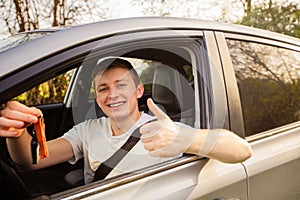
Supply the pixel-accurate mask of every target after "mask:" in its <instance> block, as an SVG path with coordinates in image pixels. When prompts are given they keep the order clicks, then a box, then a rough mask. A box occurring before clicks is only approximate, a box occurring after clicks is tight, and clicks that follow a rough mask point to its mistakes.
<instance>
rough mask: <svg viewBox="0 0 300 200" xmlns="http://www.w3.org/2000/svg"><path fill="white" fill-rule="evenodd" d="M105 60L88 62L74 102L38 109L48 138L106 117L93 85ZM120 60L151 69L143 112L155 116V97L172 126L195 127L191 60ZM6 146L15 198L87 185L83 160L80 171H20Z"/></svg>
mask: <svg viewBox="0 0 300 200" xmlns="http://www.w3.org/2000/svg"><path fill="white" fill-rule="evenodd" d="M183 54H186V52H183ZM113 56H115V55H113ZM104 57H106V56H103V55H102V56H101V58H100V57H93V58H90V59H86V60H85V61H83V62H82V64H81V66H80V67H79V68H78V69H77V71H76V73H74V74H75V75H74V76H75V77H73V79H72V81H71V82H72V84H73V89H72V90H71V91H72V98H70V99H71V100H70V101H67V102H64V103H63V104H60V103H58V104H53V105H45V106H44V105H38V106H37V107H39V108H40V109H41V110H42V111H43V113H44V118H45V123H46V125H47V126H46V133H52V132H54V131H55V130H56V134H58V135H61V134H62V133H64V132H65V131H67V130H68V129H70V128H71V127H72V126H74V125H76V124H78V123H81V122H83V121H84V120H88V119H91V118H99V117H103V116H105V114H104V113H103V112H102V110H101V109H100V108H99V106H98V105H97V103H96V102H95V99H94V97H93V84H92V81H91V79H90V77H91V72H92V69H93V66H95V64H96V63H97V62H98V61H99V59H102V58H104ZM115 57H121V58H124V59H128V60H129V61H132V60H135V61H139V63H140V64H144V65H145V66H147V68H142V70H141V71H140V76H141V80H142V82H143V84H144V86H145V93H144V96H143V97H142V98H141V99H139V107H140V110H141V111H144V112H147V113H149V110H148V108H147V106H146V100H147V99H148V98H149V97H151V98H153V100H154V102H155V103H156V104H158V105H159V106H160V107H161V108H162V109H163V110H164V111H165V112H166V113H167V114H168V115H169V116H170V118H171V119H172V120H174V121H178V122H182V123H185V124H187V125H190V126H194V122H195V92H194V86H193V81H194V80H193V72H192V65H191V62H190V59H188V60H187V59H185V58H183V57H180V56H178V55H175V53H173V52H172V51H167V50H161V49H160V50H159V49H153V48H146V49H145V48H144V49H138V50H133V51H130V52H128V53H126V54H123V55H122V56H115ZM149 77H150V78H149ZM146 79H148V80H146ZM61 106H62V107H64V109H63V111H60V112H57V110H56V107H61ZM60 109H61V108H59V110H60ZM57 113H61V116H60V117H57ZM150 114H151V113H150ZM55 115H56V116H55ZM53 118H54V119H55V118H58V119H56V121H57V120H58V121H61V124H60V125H59V127H57V126H56V127H55V126H52V125H51V119H53ZM54 121H55V120H54ZM57 130H59V131H57ZM57 132H58V133H57ZM56 137H57V135H52V136H51V135H47V139H53V138H56ZM0 141H1V145H0V148H1V149H0V169H1V171H2V173H1V177H0V186H1V188H5V190H6V191H8V193H9V194H12V196H13V197H15V198H18V199H28V198H34V197H37V196H40V195H51V194H54V193H57V192H60V191H64V190H67V189H70V188H74V187H77V186H80V185H83V184H84V183H83V181H82V180H83V179H82V175H83V173H82V167H83V160H81V161H80V162H77V163H76V164H75V165H71V164H69V163H68V162H66V163H62V164H59V165H55V166H52V167H49V168H46V169H41V170H35V171H25V170H22V169H20V168H19V167H18V166H16V165H15V163H14V162H13V161H12V159H11V158H10V156H9V154H8V151H7V148H6V143H5V139H4V138H1V140H0ZM80 176H81V177H80ZM16 191H18V192H16Z"/></svg>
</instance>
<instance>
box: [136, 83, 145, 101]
mask: <svg viewBox="0 0 300 200" xmlns="http://www.w3.org/2000/svg"><path fill="white" fill-rule="evenodd" d="M144 90H145V89H144V85H143V84H139V85H138V86H137V89H136V94H137V98H138V99H139V98H141V97H142V96H143V94H144Z"/></svg>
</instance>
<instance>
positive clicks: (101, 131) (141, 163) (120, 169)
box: [62, 113, 171, 183]
mask: <svg viewBox="0 0 300 200" xmlns="http://www.w3.org/2000/svg"><path fill="white" fill-rule="evenodd" d="M152 119H155V117H153V116H150V115H148V114H146V113H142V115H141V117H140V118H139V120H138V121H137V122H136V123H135V125H134V126H133V127H132V128H131V129H130V130H128V131H127V132H126V133H124V134H122V135H120V136H113V135H112V130H111V126H110V120H109V118H107V117H101V118H98V119H90V120H87V121H85V122H82V123H80V124H78V125H76V126H74V127H73V128H72V129H71V130H69V131H68V132H67V133H65V134H64V135H63V136H62V137H63V138H65V139H66V140H68V141H69V142H70V143H71V145H72V148H73V152H74V155H75V158H74V159H72V160H70V161H69V162H70V163H72V164H74V163H76V162H77V161H78V160H79V159H80V158H82V157H84V174H85V176H84V177H85V183H90V182H92V181H93V178H94V173H95V171H96V169H97V168H98V166H99V165H100V164H101V162H104V161H105V160H107V159H108V158H109V157H110V156H112V155H113V153H114V152H115V151H117V150H118V149H119V148H120V147H121V146H122V145H123V144H124V143H125V142H126V140H127V139H128V138H129V136H130V135H131V134H132V132H133V131H134V130H135V129H136V127H139V126H141V125H143V124H145V123H146V122H148V121H150V120H152ZM169 159H171V158H160V157H153V156H150V155H149V154H148V151H146V150H145V149H144V145H143V143H142V142H141V141H139V142H138V143H137V144H136V145H135V146H134V147H133V148H132V149H131V150H130V151H129V152H128V153H127V154H126V156H125V157H124V158H123V159H122V160H121V162H119V163H118V164H117V166H116V167H115V168H114V169H113V170H112V171H111V172H110V173H109V174H108V176H107V177H112V176H115V175H118V174H121V173H125V172H130V171H133V170H137V169H141V168H144V167H147V166H150V165H154V164H157V163H160V162H163V161H166V160H169Z"/></svg>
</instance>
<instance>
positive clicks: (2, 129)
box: [0, 59, 252, 183]
mask: <svg viewBox="0 0 300 200" xmlns="http://www.w3.org/2000/svg"><path fill="white" fill-rule="evenodd" d="M93 80H94V83H95V93H96V101H97V104H98V105H99V107H100V108H101V109H102V110H103V112H104V113H105V114H106V115H107V117H102V118H99V119H92V120H88V121H85V122H83V123H81V124H79V125H76V126H74V127H73V128H72V129H71V130H70V131H68V132H67V133H65V134H64V135H63V136H62V137H60V138H57V139H54V140H51V141H48V142H47V145H48V149H49V156H48V157H46V158H44V159H41V160H40V161H39V162H38V164H36V165H32V162H31V152H30V141H31V136H30V135H29V134H28V133H27V131H26V129H24V128H23V127H24V126H25V124H26V123H35V122H36V121H37V118H38V117H39V116H40V115H41V111H40V110H38V109H36V108H29V107H27V106H25V105H23V104H20V103H18V102H15V101H10V102H8V103H7V105H6V108H5V109H3V110H2V111H1V117H0V136H2V137H7V145H8V149H9V153H10V155H11V157H12V159H13V160H14V161H15V162H16V163H17V164H18V165H20V166H22V167H23V168H26V169H40V168H44V167H48V166H51V165H54V164H58V163H61V162H65V161H69V162H71V163H75V162H76V161H77V160H79V159H80V158H82V157H83V158H84V174H85V183H90V182H91V181H92V180H93V176H94V173H95V170H96V169H97V168H98V166H99V165H100V163H102V162H104V161H105V160H106V159H107V158H109V157H110V156H111V155H112V154H113V153H114V152H115V151H116V150H118V149H119V148H120V147H121V146H122V145H123V144H124V143H125V141H126V140H127V139H128V138H129V136H130V135H131V134H132V132H133V131H134V130H135V129H136V128H137V127H139V126H142V128H141V129H140V132H141V134H142V136H141V141H139V142H138V143H137V144H136V145H135V146H134V147H133V149H132V150H131V151H130V152H129V153H128V154H127V155H126V156H125V157H124V158H123V159H122V160H121V162H120V163H119V164H118V165H117V166H116V167H115V168H114V169H113V171H112V172H111V173H110V174H109V175H108V177H111V176H114V175H117V174H119V173H123V172H128V171H132V170H135V169H139V168H143V167H146V166H149V165H153V164H156V163H159V162H162V161H164V160H166V159H170V157H174V156H178V155H180V154H181V153H184V152H186V153H192V154H196V155H204V156H207V157H210V158H214V159H218V160H220V161H223V162H229V163H234V162H241V161H244V160H246V159H247V158H249V157H250V156H251V153H252V151H251V148H250V146H249V144H248V143H247V142H246V141H245V140H243V139H242V138H240V137H238V136H237V135H235V134H233V133H232V132H230V131H226V130H210V131H208V130H200V129H194V128H191V127H188V126H186V125H184V124H180V123H174V122H173V121H172V120H171V119H170V118H169V117H168V116H167V115H166V114H165V113H163V111H161V110H160V109H159V108H158V107H157V106H156V105H155V104H154V103H153V101H152V100H151V99H149V100H148V102H147V104H148V107H149V109H150V111H152V113H154V115H155V117H156V118H157V120H156V121H154V122H149V121H150V120H153V119H154V118H155V117H153V116H150V115H148V114H146V113H143V112H140V111H139V109H138V99H139V98H140V97H142V95H143V92H144V87H143V85H142V84H141V83H140V81H139V77H138V75H137V73H136V71H135V70H134V68H133V67H132V65H131V64H130V63H129V62H128V61H125V60H122V59H107V60H105V61H103V62H100V63H99V64H98V65H97V66H96V68H95V70H94V72H93ZM147 122H149V123H147ZM11 128H15V129H21V130H22V131H21V133H20V131H14V130H12V129H11ZM22 128H23V129H22ZM137 161H138V162H137Z"/></svg>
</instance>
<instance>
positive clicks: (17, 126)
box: [0, 101, 41, 137]
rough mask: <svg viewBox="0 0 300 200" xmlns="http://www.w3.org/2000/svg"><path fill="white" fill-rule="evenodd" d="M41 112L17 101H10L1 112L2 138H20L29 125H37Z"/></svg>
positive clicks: (0, 131) (0, 127)
mask: <svg viewBox="0 0 300 200" xmlns="http://www.w3.org/2000/svg"><path fill="white" fill-rule="evenodd" d="M40 115H41V111H40V110H39V109H37V108H34V107H31V108H30V107H27V106H25V105H23V104H21V103H19V102H17V101H9V102H7V103H6V107H5V108H4V109H3V110H1V111H0V136H1V137H19V136H20V135H21V134H22V133H23V132H24V128H25V127H26V125H27V124H32V123H36V122H37V121H38V117H39V116H40Z"/></svg>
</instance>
